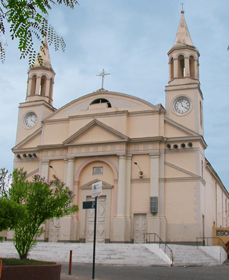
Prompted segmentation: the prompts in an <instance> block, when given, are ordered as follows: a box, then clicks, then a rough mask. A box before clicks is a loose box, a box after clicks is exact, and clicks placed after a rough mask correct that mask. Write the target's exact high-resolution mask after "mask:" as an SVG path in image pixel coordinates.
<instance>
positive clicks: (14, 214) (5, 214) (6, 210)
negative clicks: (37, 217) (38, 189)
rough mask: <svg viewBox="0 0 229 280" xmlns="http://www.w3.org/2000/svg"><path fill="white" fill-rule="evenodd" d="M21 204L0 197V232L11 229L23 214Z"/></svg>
mask: <svg viewBox="0 0 229 280" xmlns="http://www.w3.org/2000/svg"><path fill="white" fill-rule="evenodd" d="M24 211H25V209H24V207H23V205H20V204H17V203H16V202H14V201H11V200H9V199H7V198H0V232H1V231H3V230H7V229H13V228H15V227H16V226H17V223H18V221H19V220H20V219H22V218H23V216H24V214H25V212H24Z"/></svg>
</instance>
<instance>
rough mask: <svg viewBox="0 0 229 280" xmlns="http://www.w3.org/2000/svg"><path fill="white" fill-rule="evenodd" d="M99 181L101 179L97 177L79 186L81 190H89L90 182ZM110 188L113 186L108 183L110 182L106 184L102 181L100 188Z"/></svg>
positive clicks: (90, 187)
mask: <svg viewBox="0 0 229 280" xmlns="http://www.w3.org/2000/svg"><path fill="white" fill-rule="evenodd" d="M100 181H101V180H99V179H95V180H93V181H90V182H88V183H86V184H84V185H83V186H81V187H80V188H81V190H91V189H92V184H95V183H98V182H100ZM112 188H113V186H112V185H110V184H108V183H106V182H104V181H102V189H112Z"/></svg>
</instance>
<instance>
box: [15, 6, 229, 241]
mask: <svg viewBox="0 0 229 280" xmlns="http://www.w3.org/2000/svg"><path fill="white" fill-rule="evenodd" d="M45 45H46V47H45V54H43V53H41V55H42V56H43V66H40V65H39V62H38V61H37V62H36V63H35V65H34V66H33V67H32V68H30V69H29V72H28V86H27V93H26V100H25V102H23V103H20V105H19V115H18V127H17V138H16V145H15V147H14V148H13V149H12V150H13V153H14V154H15V158H14V168H20V167H24V169H25V170H27V172H28V176H32V175H34V174H36V173H39V174H41V175H42V176H44V177H46V178H47V179H49V180H51V179H52V176H53V175H54V174H56V175H57V176H58V177H59V178H60V179H61V180H62V181H64V182H65V183H66V184H67V186H69V187H70V189H71V190H72V191H73V192H74V195H75V197H74V203H75V204H77V205H78V206H79V212H78V213H77V214H74V215H72V216H67V217H64V218H61V219H54V220H52V221H49V222H46V224H45V232H44V234H43V235H42V236H41V237H40V239H41V240H49V241H76V242H91V241H92V240H93V222H94V219H93V215H94V212H93V210H92V209H91V210H83V209H82V202H83V201H90V200H92V198H91V186H92V184H93V183H95V182H98V181H102V188H103V191H102V195H101V196H100V197H99V199H98V225H97V229H98V233H97V237H98V242H135V243H141V242H143V240H144V234H145V233H156V234H157V235H158V236H160V238H161V239H162V240H164V241H167V242H196V237H202V238H204V237H211V236H212V232H213V230H212V229H213V227H227V226H228V213H229V212H228V211H229V209H228V208H229V194H228V191H227V189H226V188H225V186H224V185H223V183H222V182H221V180H220V178H219V176H218V175H217V173H216V172H215V170H214V169H213V167H212V166H211V164H210V163H209V162H208V160H207V159H206V158H205V155H204V153H205V149H206V148H207V144H206V142H205V140H204V133H203V131H204V130H203V109H202V108H203V93H202V92H201V89H200V81H199V56H200V54H199V52H198V50H197V48H196V47H195V46H194V45H193V43H192V40H191V37H190V34H189V31H188V28H187V25H186V21H185V18H184V12H183V11H182V12H181V19H180V23H179V27H178V31H177V34H176V40H175V43H174V45H173V46H172V47H171V49H170V50H169V52H168V61H169V77H170V78H169V82H168V85H167V86H166V87H165V94H166V103H165V108H164V107H163V106H162V105H161V104H157V105H153V104H151V103H149V102H148V101H146V100H143V99H141V98H140V97H136V96H132V95H128V94H124V93H118V92H113V91H108V90H105V89H104V88H103V87H102V88H101V89H99V90H97V91H94V92H92V93H89V94H87V95H83V96H81V97H79V98H77V99H75V100H73V101H71V102H70V103H68V104H63V107H61V108H59V109H56V108H54V107H53V98H55V96H54V95H53V84H54V76H55V72H54V70H53V68H52V65H51V62H50V57H49V50H48V45H47V41H46V40H45ZM64 94H65V93H64V92H63V96H64ZM219 213H220V215H219Z"/></svg>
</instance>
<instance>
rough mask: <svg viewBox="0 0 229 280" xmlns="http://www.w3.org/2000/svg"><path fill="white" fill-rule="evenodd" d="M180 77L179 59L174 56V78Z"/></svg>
mask: <svg viewBox="0 0 229 280" xmlns="http://www.w3.org/2000/svg"><path fill="white" fill-rule="evenodd" d="M177 77H178V59H177V58H174V78H177Z"/></svg>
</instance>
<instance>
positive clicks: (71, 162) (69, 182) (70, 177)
mask: <svg viewBox="0 0 229 280" xmlns="http://www.w3.org/2000/svg"><path fill="white" fill-rule="evenodd" d="M74 168H75V159H74V158H71V159H68V162H67V175H66V186H68V187H69V189H70V190H71V191H73V185H74Z"/></svg>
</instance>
